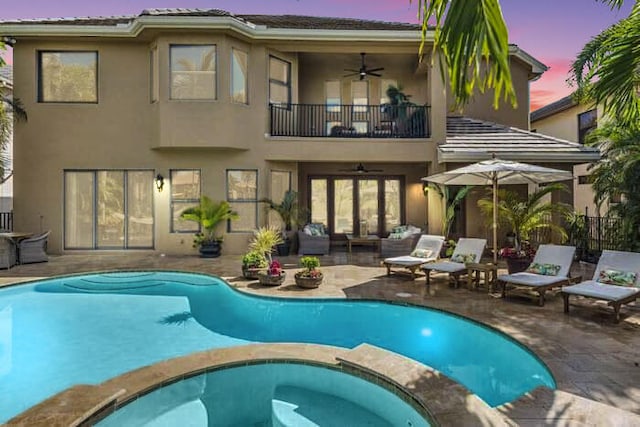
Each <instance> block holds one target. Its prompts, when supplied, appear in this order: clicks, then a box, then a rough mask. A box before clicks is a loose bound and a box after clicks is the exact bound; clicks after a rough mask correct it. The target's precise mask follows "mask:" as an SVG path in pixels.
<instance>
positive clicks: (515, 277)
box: [498, 245, 576, 307]
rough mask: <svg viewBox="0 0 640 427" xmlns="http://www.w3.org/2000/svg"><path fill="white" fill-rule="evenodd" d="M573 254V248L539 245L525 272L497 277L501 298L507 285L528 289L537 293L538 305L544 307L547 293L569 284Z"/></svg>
mask: <svg viewBox="0 0 640 427" xmlns="http://www.w3.org/2000/svg"><path fill="white" fill-rule="evenodd" d="M575 253H576V248H575V246H561V245H540V246H539V247H538V251H537V252H536V256H535V257H534V258H533V261H532V262H531V265H529V267H527V270H526V271H523V272H520V273H514V274H504V275H501V276H498V283H499V284H502V298H505V297H506V294H507V285H512V286H514V287H516V288H529V289H534V290H535V291H536V292H538V305H539V306H540V307H542V306H544V295H545V293H546V292H547V291H549V290H551V289H553V288H554V287H559V286H563V285H568V284H569V271H570V270H571V263H572V262H573V256H574V254H575Z"/></svg>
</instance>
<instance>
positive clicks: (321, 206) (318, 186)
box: [309, 178, 329, 226]
mask: <svg viewBox="0 0 640 427" xmlns="http://www.w3.org/2000/svg"><path fill="white" fill-rule="evenodd" d="M309 187H310V190H311V191H310V194H311V222H314V223H320V224H324V225H326V226H329V214H328V211H327V201H328V195H327V179H325V178H316V179H312V180H311V183H310V185H309Z"/></svg>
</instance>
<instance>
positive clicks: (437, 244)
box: [382, 234, 444, 279]
mask: <svg viewBox="0 0 640 427" xmlns="http://www.w3.org/2000/svg"><path fill="white" fill-rule="evenodd" d="M403 240H405V239H403ZM443 244H444V236H432V235H430V234H423V235H422V236H420V239H419V240H418V243H416V246H415V248H414V249H413V251H411V253H410V254H409V255H404V256H397V257H391V258H386V259H385V260H384V261H383V262H382V263H383V264H384V266H385V267H387V276H390V275H391V268H393V267H400V268H403V269H405V268H406V269H407V270H409V273H410V274H411V279H415V278H416V270H417V269H418V268H419V267H420V266H421V265H423V264H425V263H427V262H433V261H435V260H437V259H438V258H439V257H440V251H441V250H442V245H443Z"/></svg>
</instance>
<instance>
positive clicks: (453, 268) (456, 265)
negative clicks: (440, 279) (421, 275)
mask: <svg viewBox="0 0 640 427" xmlns="http://www.w3.org/2000/svg"><path fill="white" fill-rule="evenodd" d="M422 269H423V270H436V271H444V272H445V273H457V272H458V271H464V270H466V269H467V266H466V265H464V264H463V263H461V262H451V261H442V262H434V263H431V264H426V265H423V266H422Z"/></svg>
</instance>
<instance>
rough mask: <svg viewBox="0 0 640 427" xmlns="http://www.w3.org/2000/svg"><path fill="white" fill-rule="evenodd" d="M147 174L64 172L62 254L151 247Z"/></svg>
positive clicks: (150, 190) (149, 180)
mask: <svg viewBox="0 0 640 427" xmlns="http://www.w3.org/2000/svg"><path fill="white" fill-rule="evenodd" d="M153 177H154V174H153V171H150V170H136V171H127V170H98V171H65V176H64V180H65V185H64V188H65V206H64V223H65V233H64V247H65V249H133V248H136V249H150V248H153V224H154V220H153Z"/></svg>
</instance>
